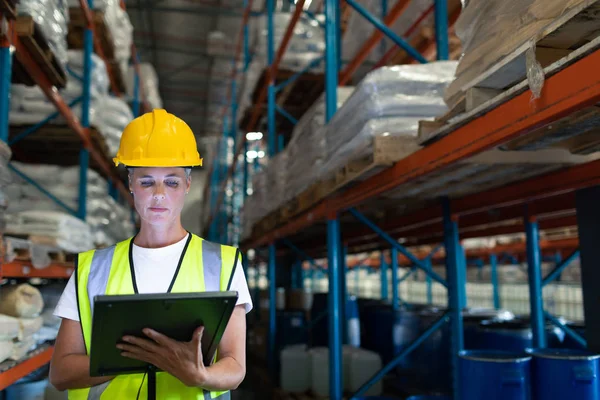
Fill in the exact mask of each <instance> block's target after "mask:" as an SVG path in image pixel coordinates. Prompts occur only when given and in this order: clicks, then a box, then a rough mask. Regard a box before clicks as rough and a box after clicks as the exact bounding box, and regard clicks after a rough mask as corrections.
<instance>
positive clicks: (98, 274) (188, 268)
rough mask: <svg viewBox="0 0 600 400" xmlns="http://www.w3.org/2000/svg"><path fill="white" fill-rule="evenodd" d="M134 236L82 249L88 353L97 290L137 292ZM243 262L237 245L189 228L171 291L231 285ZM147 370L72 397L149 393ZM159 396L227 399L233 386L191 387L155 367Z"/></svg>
mask: <svg viewBox="0 0 600 400" xmlns="http://www.w3.org/2000/svg"><path fill="white" fill-rule="evenodd" d="M132 249H133V238H130V239H128V240H125V241H123V242H120V243H117V244H116V245H113V246H111V247H108V248H105V249H101V250H90V251H87V252H85V253H81V254H79V255H78V257H77V260H76V264H75V274H76V279H75V283H76V290H77V307H78V309H79V320H80V323H81V329H82V331H83V338H84V340H85V348H86V353H87V354H88V355H90V347H91V333H92V311H93V310H92V307H93V299H94V296H97V295H103V294H107V295H124V294H134V293H137V284H136V281H135V271H134V268H133V260H132V256H131V255H132ZM238 259H239V263H240V264H241V258H240V255H239V250H237V249H236V248H235V247H231V246H225V245H221V244H217V243H212V242H209V241H206V240H204V239H202V238H200V237H198V236H196V235H194V234H191V233H190V234H189V236H188V240H187V242H186V244H185V247H184V248H183V252H182V254H181V257H180V259H179V263H178V265H177V269H176V271H175V275H174V277H173V280H172V281H171V285H170V287H169V292H171V293H189V292H204V291H225V290H229V286H230V285H231V280H232V278H233V273H234V269H235V266H236V265H237V261H238ZM142 379H144V374H133V375H121V376H117V377H115V378H114V379H112V380H111V381H109V382H106V383H104V384H102V385H98V386H94V387H91V388H85V389H74V390H69V400H107V399H110V400H113V399H124V400H129V399H136V398H137V397H138V391H139V390H140V387H141V392H140V393H139V398H140V399H146V398H147V385H146V382H147V378H146V382H144V384H143V385H142ZM156 398H157V399H163V400H210V399H219V400H228V399H229V398H230V392H229V391H221V392H209V391H207V390H203V389H201V388H197V387H188V386H186V385H185V384H183V383H182V382H181V381H180V380H179V379H177V378H175V377H174V376H172V375H170V374H168V373H166V372H157V373H156Z"/></svg>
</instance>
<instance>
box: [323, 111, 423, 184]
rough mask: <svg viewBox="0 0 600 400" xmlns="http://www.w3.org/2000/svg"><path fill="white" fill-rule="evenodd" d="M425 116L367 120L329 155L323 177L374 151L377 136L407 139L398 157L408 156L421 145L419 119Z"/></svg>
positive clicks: (324, 166) (324, 165) (324, 164)
mask: <svg viewBox="0 0 600 400" xmlns="http://www.w3.org/2000/svg"><path fill="white" fill-rule="evenodd" d="M423 119H424V118H414V117H392V118H379V119H372V120H369V121H367V123H366V124H365V125H364V126H363V128H362V129H361V130H360V132H358V134H357V135H356V136H354V137H353V138H352V139H350V140H349V141H348V142H346V143H344V144H342V145H341V146H340V147H339V148H338V149H337V150H336V151H335V153H334V154H332V155H330V156H329V157H327V159H326V162H325V163H323V165H322V166H321V168H320V172H321V174H320V176H321V177H324V178H326V177H329V176H332V175H333V174H334V173H335V171H336V170H338V169H340V168H342V167H343V166H344V165H345V164H347V163H348V162H349V161H352V160H355V159H359V158H362V157H366V156H368V155H369V154H372V153H373V140H374V138H375V137H377V136H390V137H397V138H404V139H406V140H405V141H404V142H403V147H402V150H403V151H402V153H400V154H396V155H397V156H398V159H401V158H403V157H406V156H408V155H410V154H412V153H414V152H415V151H417V150H419V149H420V148H421V146H419V144H418V140H417V139H418V132H419V121H421V120H423Z"/></svg>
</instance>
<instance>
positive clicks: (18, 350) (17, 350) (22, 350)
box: [10, 336, 36, 361]
mask: <svg viewBox="0 0 600 400" xmlns="http://www.w3.org/2000/svg"><path fill="white" fill-rule="evenodd" d="M35 346H36V343H35V338H34V337H33V336H29V337H27V338H24V339H23V340H21V341H18V342H14V347H13V352H12V355H11V356H10V359H11V360H14V361H19V360H21V359H22V358H24V357H25V356H26V355H27V353H29V352H30V351H32V350H33V349H34V348H35Z"/></svg>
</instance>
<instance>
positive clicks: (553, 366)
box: [530, 349, 600, 400]
mask: <svg viewBox="0 0 600 400" xmlns="http://www.w3.org/2000/svg"><path fill="white" fill-rule="evenodd" d="M530 354H531V355H533V365H532V375H533V379H534V385H533V399H534V400H559V399H560V400H564V399H577V400H600V377H599V376H598V373H599V370H598V366H599V361H600V354H596V353H592V352H589V351H586V350H577V349H573V350H571V349H543V350H531V351H530Z"/></svg>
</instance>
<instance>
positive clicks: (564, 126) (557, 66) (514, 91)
mask: <svg viewBox="0 0 600 400" xmlns="http://www.w3.org/2000/svg"><path fill="white" fill-rule="evenodd" d="M599 11H600V10H599ZM599 24H600V21H599ZM597 50H600V35H599V36H597V37H595V38H594V39H593V40H592V41H590V42H588V43H586V44H584V45H583V46H581V47H579V48H578V49H577V50H574V51H572V52H570V53H569V55H567V56H566V57H563V58H560V59H559V60H558V61H555V62H554V63H552V64H550V65H549V66H547V67H545V68H544V75H545V76H546V78H548V77H550V76H552V75H554V74H556V73H557V72H560V71H562V70H563V69H565V68H566V67H568V66H569V65H571V64H573V63H575V62H576V61H578V60H580V59H581V58H583V57H585V56H586V55H588V54H590V53H592V52H594V51H597ZM528 90H529V84H528V82H527V80H525V79H524V80H522V81H521V82H520V83H518V84H517V85H515V86H512V87H510V88H509V89H506V90H499V89H494V88H481V87H472V88H470V89H468V90H467V93H466V94H465V97H464V99H463V100H462V101H461V102H459V103H458V104H456V105H455V106H454V107H453V108H452V109H451V110H450V111H449V112H448V113H447V114H445V115H443V116H440V117H438V118H436V119H435V120H434V121H421V122H420V123H419V143H420V144H422V145H427V144H429V143H431V142H434V141H437V140H439V139H440V138H442V137H444V136H446V135H448V134H449V133H451V132H452V131H454V130H456V129H458V128H460V127H462V126H464V125H466V124H468V123H469V122H471V121H473V120H474V119H476V118H478V117H480V116H482V115H484V114H486V113H488V112H489V111H491V110H493V109H494V108H496V107H498V106H500V105H501V104H503V103H505V102H507V101H509V100H511V99H513V98H514V97H516V96H518V95H520V94H522V93H523V92H525V91H528ZM596 112H597V108H596V107H595V106H591V107H589V108H588V109H586V110H582V111H580V112H579V113H576V114H573V115H571V116H568V117H566V118H565V119H563V120H561V122H560V124H553V126H554V129H551V130H550V131H552V132H553V134H554V135H562V134H564V133H565V132H564V131H565V130H570V131H571V132H570V133H569V132H567V135H566V136H567V137H573V136H579V135H585V136H587V135H588V134H589V133H590V132H591V131H590V130H589V129H588V130H585V129H583V127H582V129H580V130H576V129H574V128H573V127H572V124H571V121H573V120H575V121H577V122H578V123H581V124H584V123H585V121H586V120H585V119H583V120H582V118H581V115H582V113H583V114H587V115H588V116H591V115H593V114H595V113H596ZM588 121H589V120H588ZM584 125H585V124H584ZM558 127H560V128H561V129H560V130H558V131H557V129H558ZM550 131H549V130H548V128H547V127H542V128H540V129H539V130H538V131H536V132H531V133H530V134H528V137H538V138H543V137H547V136H548V135H549V134H550V133H549V132H550ZM536 135H537V136H536ZM594 135H597V134H596V133H594ZM577 141H578V143H581V142H583V143H585V147H587V148H594V147H595V146H598V145H600V143H596V142H595V140H592V142H593V143H590V140H589V138H584V136H581V137H580V138H579V139H577Z"/></svg>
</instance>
